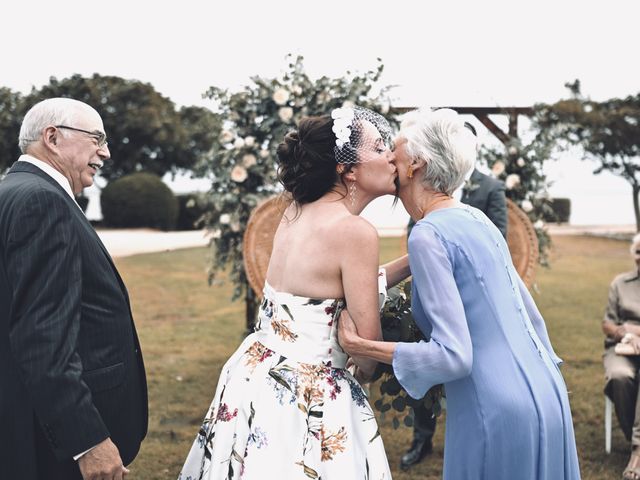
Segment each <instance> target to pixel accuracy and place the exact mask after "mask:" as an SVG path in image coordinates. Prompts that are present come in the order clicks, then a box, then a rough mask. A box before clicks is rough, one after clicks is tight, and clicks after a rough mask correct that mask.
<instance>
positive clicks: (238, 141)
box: [233, 137, 244, 149]
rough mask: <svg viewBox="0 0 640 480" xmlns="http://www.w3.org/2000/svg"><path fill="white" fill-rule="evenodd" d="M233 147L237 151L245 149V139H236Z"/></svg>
mask: <svg viewBox="0 0 640 480" xmlns="http://www.w3.org/2000/svg"><path fill="white" fill-rule="evenodd" d="M233 146H234V147H235V148H237V149H240V148H242V147H244V139H243V138H242V137H238V138H236V141H235V142H233Z"/></svg>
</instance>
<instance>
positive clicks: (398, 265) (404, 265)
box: [380, 255, 411, 288]
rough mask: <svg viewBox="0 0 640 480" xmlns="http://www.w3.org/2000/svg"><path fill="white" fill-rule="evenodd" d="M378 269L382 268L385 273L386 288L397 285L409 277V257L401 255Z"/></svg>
mask: <svg viewBox="0 0 640 480" xmlns="http://www.w3.org/2000/svg"><path fill="white" fill-rule="evenodd" d="M380 268H384V269H385V270H386V272H387V288H390V287H393V286H394V285H397V284H398V283H400V282H401V281H403V280H405V279H407V278H408V277H409V275H411V269H410V268H409V255H403V256H401V257H398V258H396V259H395V260H391V261H390V262H388V263H385V264H384V265H381V266H380Z"/></svg>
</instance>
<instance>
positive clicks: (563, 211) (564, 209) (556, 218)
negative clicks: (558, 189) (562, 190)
mask: <svg viewBox="0 0 640 480" xmlns="http://www.w3.org/2000/svg"><path fill="white" fill-rule="evenodd" d="M549 207H550V209H549V210H546V209H545V211H544V213H543V217H542V218H543V220H544V221H545V222H547V223H553V222H555V223H568V222H569V217H571V199H569V198H552V199H551V201H550V202H549Z"/></svg>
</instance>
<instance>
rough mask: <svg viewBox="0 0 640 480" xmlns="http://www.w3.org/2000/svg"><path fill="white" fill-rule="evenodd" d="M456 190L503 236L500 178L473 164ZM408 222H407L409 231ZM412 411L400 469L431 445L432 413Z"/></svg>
mask: <svg viewBox="0 0 640 480" xmlns="http://www.w3.org/2000/svg"><path fill="white" fill-rule="evenodd" d="M466 126H467V127H468V128H470V129H471V131H472V132H473V133H474V135H475V133H476V131H475V128H473V126H472V125H471V124H466ZM460 194H462V196H461V197H460V201H461V202H462V203H465V204H467V205H471V206H472V207H475V208H477V209H479V210H482V211H483V212H484V214H485V215H486V216H487V217H488V218H489V220H491V221H492V222H493V224H494V225H495V226H496V227H498V230H500V233H502V236H503V237H504V238H505V239H506V238H507V199H506V196H505V186H504V182H501V181H500V180H497V179H495V178H493V177H490V176H488V175H485V174H484V173H481V172H480V171H478V169H476V168H474V169H473V171H472V173H471V176H470V177H469V178H468V180H467V181H466V182H465V184H464V185H463V187H462V190H461V191H456V192H454V198H455V197H456V196H458V195H460ZM412 226H413V225H412V224H411V223H410V224H409V231H410V230H411V227H412ZM413 413H414V421H413V441H412V443H411V447H410V448H409V450H408V451H407V452H406V453H405V454H404V455H403V456H402V458H401V459H400V468H401V469H403V470H406V469H408V468H409V467H410V466H411V465H415V464H416V463H419V462H420V461H421V460H422V459H423V458H424V456H425V455H426V454H428V453H429V452H431V450H432V448H433V445H432V439H433V434H434V433H435V430H436V417H435V416H434V415H433V412H432V411H431V409H427V408H426V407H424V405H422V406H421V407H419V408H415V409H414V411H413Z"/></svg>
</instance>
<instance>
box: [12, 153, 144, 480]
mask: <svg viewBox="0 0 640 480" xmlns="http://www.w3.org/2000/svg"><path fill="white" fill-rule="evenodd" d="M146 431H147V386H146V380H145V372H144V365H143V362H142V355H141V352H140V345H139V342H138V337H137V334H136V330H135V327H134V324H133V318H132V315H131V309H130V305H129V297H128V294H127V290H126V288H125V286H124V284H123V282H122V279H121V278H120V275H119V274H118V271H117V270H116V268H115V266H114V264H113V261H112V259H111V257H110V256H109V254H108V253H107V251H106V249H105V247H104V245H103V244H102V242H101V241H100V239H99V237H98V235H97V234H96V232H95V230H94V229H93V227H92V226H91V224H90V223H89V222H88V221H87V219H86V218H85V216H84V214H83V213H82V212H81V211H80V209H79V208H78V206H77V205H76V204H75V202H74V200H73V199H72V198H71V197H70V196H69V195H68V194H67V193H66V192H65V191H64V190H63V189H62V187H61V186H60V185H59V184H58V183H56V181H55V180H54V179H52V178H51V177H50V176H48V175H47V174H45V173H44V172H43V171H41V170H40V169H39V168H37V167H35V166H34V165H31V164H29V163H27V162H16V163H15V164H14V165H13V167H12V168H11V170H10V171H9V173H8V174H7V176H6V178H5V179H4V180H3V181H2V182H0V478H2V479H4V478H7V479H8V478H20V479H36V478H47V479H49V478H68V477H66V476H65V475H61V474H58V476H56V475H54V472H52V471H51V470H50V469H51V468H55V464H56V462H57V461H59V462H60V463H61V465H63V464H67V466H68V465H69V464H70V463H72V464H73V468H76V469H77V467H76V466H75V462H73V460H72V457H73V456H74V455H76V454H78V453H81V452H83V451H84V450H86V449H88V448H91V447H92V446H94V445H96V444H98V443H99V442H101V441H102V440H104V439H105V438H107V437H111V439H112V441H113V442H114V443H115V444H116V446H117V447H118V449H119V451H120V455H121V457H122V460H123V462H124V463H125V465H126V464H128V463H130V462H131V461H132V460H133V458H134V457H135V455H136V454H137V452H138V450H139V447H140V443H141V441H142V439H143V438H144V436H145V434H146ZM41 437H44V440H43V439H42V438H41ZM47 449H48V451H47ZM46 458H49V459H53V462H54V466H53V467H52V466H51V465H47V466H44V467H43V462H45V461H46V460H44V459H46ZM56 459H57V460H56ZM43 468H46V469H47V470H48V471H49V473H47V474H46V475H45V476H43V474H42V473H41V474H38V473H37V471H38V469H40V470H42V469H43Z"/></svg>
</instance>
